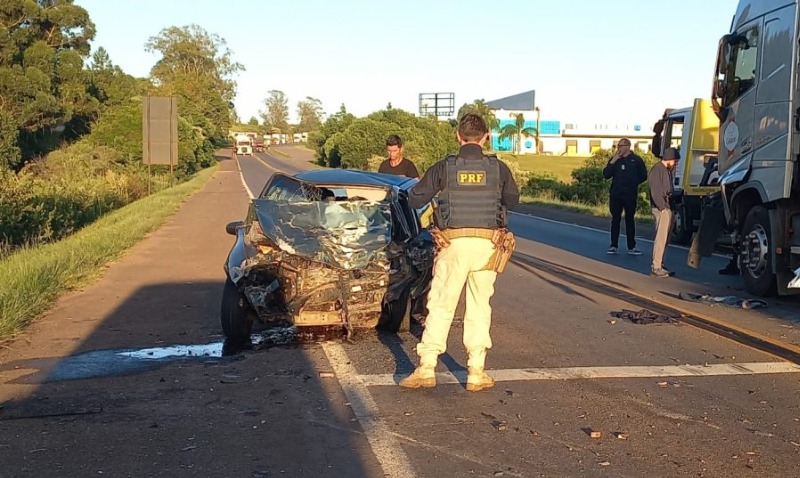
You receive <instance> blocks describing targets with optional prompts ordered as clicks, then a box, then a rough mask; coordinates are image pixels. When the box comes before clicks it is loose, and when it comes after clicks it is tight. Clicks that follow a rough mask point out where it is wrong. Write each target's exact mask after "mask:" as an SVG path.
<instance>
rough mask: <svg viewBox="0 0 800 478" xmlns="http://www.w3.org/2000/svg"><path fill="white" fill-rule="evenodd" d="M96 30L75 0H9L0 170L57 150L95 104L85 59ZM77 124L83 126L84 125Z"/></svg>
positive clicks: (2, 50) (2, 55)
mask: <svg viewBox="0 0 800 478" xmlns="http://www.w3.org/2000/svg"><path fill="white" fill-rule="evenodd" d="M94 33H95V27H94V24H93V23H92V22H91V20H90V19H89V14H88V13H87V12H86V10H85V9H84V8H83V7H80V6H77V5H74V4H73V0H39V1H36V2H33V1H29V0H28V1H26V0H5V1H4V2H3V7H2V8H0V165H3V166H5V167H10V168H12V169H18V168H19V167H20V166H21V165H22V163H23V162H24V161H26V160H28V159H30V158H32V157H33V156H36V155H40V154H45V153H47V152H49V151H51V150H52V149H54V148H55V147H56V146H57V145H58V144H59V143H60V142H61V141H62V138H64V137H65V136H68V135H70V134H72V133H73V131H74V128H73V126H74V124H73V123H72V121H73V120H74V119H75V118H79V117H82V116H86V115H90V114H91V113H92V111H93V110H94V109H95V108H96V102H94V101H92V98H91V97H90V96H89V95H87V93H86V77H85V74H84V71H83V59H84V58H86V57H87V56H88V54H89V42H90V41H91V40H92V39H93V38H94ZM78 123H82V120H79V121H78Z"/></svg>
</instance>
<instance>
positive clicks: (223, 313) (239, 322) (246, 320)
mask: <svg viewBox="0 0 800 478" xmlns="http://www.w3.org/2000/svg"><path fill="white" fill-rule="evenodd" d="M220 319H221V322H222V332H223V333H224V334H225V337H227V338H228V339H231V340H235V341H246V340H250V332H251V331H252V330H253V316H252V309H251V307H250V303H249V302H247V298H246V297H245V296H244V294H242V293H241V292H239V288H238V287H236V284H234V283H233V281H231V280H230V279H227V280H226V281H225V288H224V289H223V290H222V307H221V310H220Z"/></svg>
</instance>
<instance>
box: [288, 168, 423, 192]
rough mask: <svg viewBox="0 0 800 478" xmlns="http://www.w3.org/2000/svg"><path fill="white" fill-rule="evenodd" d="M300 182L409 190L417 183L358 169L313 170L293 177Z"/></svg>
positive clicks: (405, 178)
mask: <svg viewBox="0 0 800 478" xmlns="http://www.w3.org/2000/svg"><path fill="white" fill-rule="evenodd" d="M294 177H295V178H297V179H300V180H301V181H306V182H310V183H328V184H337V185H343V186H373V187H382V188H385V187H387V186H395V187H397V188H399V189H409V188H410V187H411V186H413V185H414V184H416V183H417V180H416V179H412V178H408V177H405V176H396V175H394V174H383V173H374V172H371V171H361V170H358V169H333V168H331V169H313V170H311V171H303V172H301V173H297V174H295V175H294Z"/></svg>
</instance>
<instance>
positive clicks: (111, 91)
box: [87, 47, 146, 115]
mask: <svg viewBox="0 0 800 478" xmlns="http://www.w3.org/2000/svg"><path fill="white" fill-rule="evenodd" d="M87 74H88V83H89V85H88V91H89V94H90V95H92V97H94V98H95V99H97V101H98V102H99V111H98V115H100V114H102V112H103V111H106V110H108V109H109V108H113V107H116V106H119V105H122V104H127V103H128V101H129V100H130V99H131V98H133V97H135V96H138V95H140V94H141V93H142V92H144V91H146V90H145V89H144V88H143V86H142V85H141V84H140V83H139V82H138V81H137V80H136V78H134V77H133V76H131V75H128V74H126V73H125V72H124V71H122V69H121V68H120V67H119V66H116V65H114V64H113V63H112V62H111V58H110V57H109V56H108V52H107V51H106V50H105V48H103V47H99V48H98V49H97V50H95V52H94V53H93V54H92V57H91V61H90V63H89V65H88V69H87Z"/></svg>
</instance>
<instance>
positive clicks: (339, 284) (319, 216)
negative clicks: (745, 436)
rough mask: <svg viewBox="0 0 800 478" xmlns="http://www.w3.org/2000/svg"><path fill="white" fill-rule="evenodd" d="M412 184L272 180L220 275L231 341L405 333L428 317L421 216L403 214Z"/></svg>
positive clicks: (426, 239)
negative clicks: (324, 330)
mask: <svg viewBox="0 0 800 478" xmlns="http://www.w3.org/2000/svg"><path fill="white" fill-rule="evenodd" d="M416 183H417V180H416V179H410V178H405V177H401V176H391V175H386V174H380V173H370V172H364V171H353V170H342V169H321V170H315V171H306V172H302V173H299V174H297V175H295V176H287V175H284V174H281V173H275V174H274V175H273V176H272V178H271V179H270V180H269V182H268V183H267V185H266V186H265V187H264V189H263V191H262V192H261V194H260V195H259V196H258V197H257V198H255V199H253V200H252V201H251V203H250V207H249V211H248V214H247V217H246V219H245V220H244V221H235V222H232V223H230V224H228V225H227V226H226V231H227V232H228V233H229V234H232V235H234V236H236V241H235V242H234V244H233V247H232V249H231V251H230V253H229V255H228V259H227V261H226V263H225V266H224V269H225V273H226V275H227V280H226V282H225V289H224V290H223V297H222V308H221V322H222V330H223V331H224V333H225V336H226V337H227V338H228V339H231V340H234V341H244V340H247V339H249V337H250V333H251V331H252V327H253V323H254V322H255V321H260V322H264V323H270V322H277V323H289V324H291V325H294V326H296V327H298V328H301V327H319V326H324V327H333V328H342V327H343V328H344V329H345V330H347V331H348V333H350V332H352V331H353V330H355V329H358V328H375V327H379V328H381V329H385V330H389V331H398V330H408V327H409V321H410V319H411V318H412V317H413V318H415V319H416V320H418V321H422V320H424V317H425V315H426V307H425V304H426V296H427V292H428V289H429V287H430V280H431V276H432V267H433V253H434V245H433V241H432V238H431V236H430V233H429V232H428V231H427V229H425V226H427V224H425V222H426V218H427V217H428V215H427V214H426V211H425V210H424V209H423V210H419V211H418V210H415V209H412V208H411V207H410V206H409V205H408V190H409V189H410V188H411V186H413V185H414V184H416Z"/></svg>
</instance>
